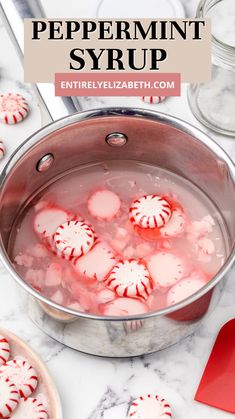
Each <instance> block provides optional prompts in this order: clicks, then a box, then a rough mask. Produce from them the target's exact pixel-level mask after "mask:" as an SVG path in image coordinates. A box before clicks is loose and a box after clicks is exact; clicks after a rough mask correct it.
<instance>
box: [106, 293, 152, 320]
mask: <svg viewBox="0 0 235 419" xmlns="http://www.w3.org/2000/svg"><path fill="white" fill-rule="evenodd" d="M147 311H148V307H147V305H146V304H145V303H143V302H142V301H139V300H137V299H135V298H128V297H120V298H116V299H115V300H113V301H110V302H108V303H107V304H105V306H104V315H105V316H135V315H137V314H144V313H147Z"/></svg>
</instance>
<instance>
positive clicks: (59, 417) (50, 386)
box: [0, 327, 63, 419]
mask: <svg viewBox="0 0 235 419" xmlns="http://www.w3.org/2000/svg"><path fill="white" fill-rule="evenodd" d="M0 334H1V335H2V336H4V337H5V338H6V339H7V340H8V341H9V344H10V351H11V352H10V359H12V358H14V357H24V358H25V359H27V360H28V361H29V363H30V364H31V365H32V366H33V367H34V368H35V370H36V371H37V374H38V377H39V382H38V386H37V389H36V391H35V392H34V393H33V396H35V397H39V398H40V400H41V401H42V402H44V403H45V404H46V405H47V406H46V407H47V411H48V417H49V419H63V414H62V407H61V402H60V397H59V393H58V390H57V388H56V386H55V383H54V381H53V380H52V378H51V376H50V374H49V372H48V370H47V368H46V366H45V364H44V363H43V362H42V360H41V359H40V358H39V356H38V355H37V354H36V353H35V352H34V351H33V350H32V349H31V347H30V346H29V345H27V343H25V342H24V341H23V340H22V339H20V338H19V337H18V336H16V335H15V334H14V333H12V332H10V331H9V330H7V329H4V328H2V327H0ZM42 394H43V395H45V399H44V397H42V396H41V395H42Z"/></svg>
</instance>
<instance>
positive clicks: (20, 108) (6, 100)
mask: <svg viewBox="0 0 235 419" xmlns="http://www.w3.org/2000/svg"><path fill="white" fill-rule="evenodd" d="M28 113H29V105H28V103H27V102H26V100H25V98H24V97H23V96H21V95H20V94H18V93H6V94H1V95H0V121H1V122H3V123H4V124H16V123H17V122H20V121H22V120H23V119H25V118H26V116H27V115H28Z"/></svg>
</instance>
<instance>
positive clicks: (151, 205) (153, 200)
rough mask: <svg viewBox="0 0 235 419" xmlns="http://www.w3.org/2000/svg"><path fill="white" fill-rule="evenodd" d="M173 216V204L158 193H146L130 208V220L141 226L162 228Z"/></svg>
mask: <svg viewBox="0 0 235 419" xmlns="http://www.w3.org/2000/svg"><path fill="white" fill-rule="evenodd" d="M170 217H171V205H170V204H169V202H168V201H167V200H166V199H165V198H163V197H161V196H158V195H144V196H142V197H140V198H138V199H135V200H134V201H133V202H132V204H131V207H130V210H129V218H130V221H131V222H132V223H133V224H135V225H138V226H139V227H141V228H156V227H158V228H160V227H162V226H164V225H165V224H166V223H167V222H168V221H169V219H170Z"/></svg>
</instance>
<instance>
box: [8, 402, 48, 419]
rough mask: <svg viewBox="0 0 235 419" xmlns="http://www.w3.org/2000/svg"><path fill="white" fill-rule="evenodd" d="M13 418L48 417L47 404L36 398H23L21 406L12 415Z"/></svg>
mask: <svg viewBox="0 0 235 419" xmlns="http://www.w3.org/2000/svg"><path fill="white" fill-rule="evenodd" d="M11 418H12V419H47V418H48V414H47V411H46V408H45V406H44V405H43V404H42V403H41V402H40V401H39V400H38V399H36V398H33V397H28V398H21V399H20V401H19V406H18V407H17V409H16V410H15V411H14V412H13V414H12V415H11Z"/></svg>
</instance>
